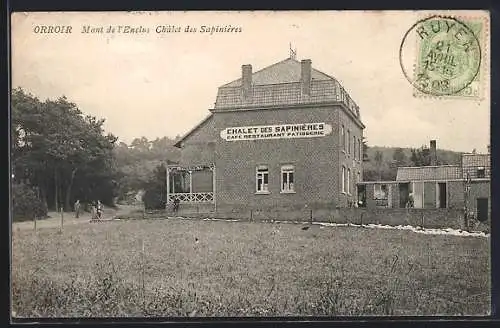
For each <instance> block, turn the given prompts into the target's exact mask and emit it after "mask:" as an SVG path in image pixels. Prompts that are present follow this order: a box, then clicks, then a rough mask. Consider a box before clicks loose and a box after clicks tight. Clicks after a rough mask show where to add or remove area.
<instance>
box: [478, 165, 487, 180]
mask: <svg viewBox="0 0 500 328" xmlns="http://www.w3.org/2000/svg"><path fill="white" fill-rule="evenodd" d="M477 177H478V178H485V177H486V170H485V169H484V167H478V168H477Z"/></svg>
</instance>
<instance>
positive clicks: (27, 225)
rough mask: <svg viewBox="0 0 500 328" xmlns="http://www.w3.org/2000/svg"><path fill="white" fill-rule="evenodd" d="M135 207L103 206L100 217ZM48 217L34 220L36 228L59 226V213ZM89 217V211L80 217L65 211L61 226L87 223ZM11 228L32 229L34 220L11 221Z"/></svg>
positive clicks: (106, 217)
mask: <svg viewBox="0 0 500 328" xmlns="http://www.w3.org/2000/svg"><path fill="white" fill-rule="evenodd" d="M136 209H137V207H134V206H128V205H119V206H118V207H117V208H116V209H113V208H104V210H103V215H102V218H103V220H111V219H113V218H114V217H115V216H116V215H120V214H126V213H130V212H131V211H133V210H136ZM48 215H49V218H47V219H43V220H38V221H37V222H36V229H37V230H38V229H48V228H59V227H60V225H61V214H60V213H56V212H49V213H48ZM90 219H91V215H90V213H86V212H84V213H82V214H80V217H79V218H78V219H77V218H75V213H73V212H66V213H64V214H63V227H65V226H68V225H75V224H83V223H87V224H89V220H90ZM12 228H13V230H33V229H34V222H33V221H24V222H13V223H12Z"/></svg>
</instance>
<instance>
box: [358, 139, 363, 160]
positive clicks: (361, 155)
mask: <svg viewBox="0 0 500 328" xmlns="http://www.w3.org/2000/svg"><path fill="white" fill-rule="evenodd" d="M362 151H363V149H362V148H361V139H358V153H359V156H358V159H359V160H360V161H361V160H363V152H362Z"/></svg>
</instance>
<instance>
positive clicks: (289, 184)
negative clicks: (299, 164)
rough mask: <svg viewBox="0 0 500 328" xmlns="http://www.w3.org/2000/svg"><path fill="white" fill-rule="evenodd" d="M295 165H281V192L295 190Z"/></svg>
mask: <svg viewBox="0 0 500 328" xmlns="http://www.w3.org/2000/svg"><path fill="white" fill-rule="evenodd" d="M293 181H294V180H293V166H292V165H284V166H282V167H281V192H283V193H287V192H294V189H293Z"/></svg>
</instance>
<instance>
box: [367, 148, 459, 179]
mask: <svg viewBox="0 0 500 328" xmlns="http://www.w3.org/2000/svg"><path fill="white" fill-rule="evenodd" d="M436 153H437V165H458V164H460V159H461V153H459V152H454V151H450V150H442V149H437V151H436ZM429 165H431V153H430V149H429V147H427V146H421V147H419V148H401V147H377V146H373V147H369V146H368V145H366V140H365V156H364V165H363V179H364V180H365V181H377V180H378V181H380V180H383V181H393V180H395V179H396V175H397V168H398V167H403V166H429Z"/></svg>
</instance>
